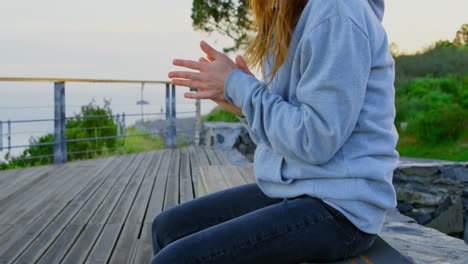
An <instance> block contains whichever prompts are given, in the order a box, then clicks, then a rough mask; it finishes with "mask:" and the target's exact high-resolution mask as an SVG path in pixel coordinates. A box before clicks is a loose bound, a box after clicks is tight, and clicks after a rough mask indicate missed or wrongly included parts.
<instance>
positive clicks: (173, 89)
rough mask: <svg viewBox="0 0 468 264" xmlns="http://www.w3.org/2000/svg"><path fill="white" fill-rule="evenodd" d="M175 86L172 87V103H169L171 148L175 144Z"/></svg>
mask: <svg viewBox="0 0 468 264" xmlns="http://www.w3.org/2000/svg"><path fill="white" fill-rule="evenodd" d="M175 88H176V87H175V85H172V97H171V99H172V102H171V108H172V109H171V130H172V131H171V135H172V142H171V143H172V147H173V148H175V146H176V144H177V127H176V121H177V116H176V89H175Z"/></svg>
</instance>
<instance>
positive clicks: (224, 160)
mask: <svg viewBox="0 0 468 264" xmlns="http://www.w3.org/2000/svg"><path fill="white" fill-rule="evenodd" d="M214 153H215V154H216V157H217V158H218V161H219V163H220V165H231V162H230V161H229V160H228V159H227V157H226V154H225V152H223V151H221V150H219V149H215V150H214Z"/></svg>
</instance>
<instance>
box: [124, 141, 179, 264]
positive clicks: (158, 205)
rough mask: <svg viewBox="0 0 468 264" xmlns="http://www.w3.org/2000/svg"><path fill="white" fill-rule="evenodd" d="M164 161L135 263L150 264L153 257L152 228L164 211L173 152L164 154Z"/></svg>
mask: <svg viewBox="0 0 468 264" xmlns="http://www.w3.org/2000/svg"><path fill="white" fill-rule="evenodd" d="M162 156H163V160H162V161H161V166H160V167H159V170H158V174H157V176H156V182H155V184H154V187H153V191H152V193H151V198H150V203H149V206H148V209H147V211H146V216H145V221H144V224H143V230H142V233H141V237H140V240H139V242H138V244H137V246H136V249H135V251H136V253H135V258H134V260H133V263H137V264H139V263H149V262H150V260H151V257H152V256H153V247H152V237H151V228H152V222H153V219H154V218H155V217H156V216H157V215H158V214H159V213H160V212H161V211H162V208H163V204H164V196H165V188H166V184H167V178H168V174H169V167H170V162H171V157H172V150H166V151H165V152H164V153H163V155H162Z"/></svg>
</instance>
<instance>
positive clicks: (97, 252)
mask: <svg viewBox="0 0 468 264" xmlns="http://www.w3.org/2000/svg"><path fill="white" fill-rule="evenodd" d="M153 156H154V153H152V154H150V155H149V154H147V155H145V157H144V159H143V162H142V163H141V165H140V166H139V167H138V169H137V170H136V172H135V173H134V175H133V176H132V178H131V180H130V182H129V183H128V185H127V186H126V188H125V190H124V192H123V194H122V196H121V197H120V200H119V202H118V203H117V205H116V206H115V208H114V211H113V212H112V214H111V216H110V218H109V219H108V221H107V223H106V224H105V226H104V229H103V231H102V233H101V235H100V236H99V238H98V240H97V241H96V244H95V245H94V247H93V249H92V250H91V253H90V255H89V257H88V259H87V260H86V263H104V262H105V263H107V262H108V261H109V260H110V258H111V256H112V253H113V249H114V247H115V244H116V243H117V240H118V238H119V236H120V233H121V231H122V227H123V225H124V223H125V220H126V218H127V217H128V213H129V211H130V208H131V206H132V204H133V202H134V200H135V197H136V195H137V192H138V190H139V189H140V187H141V184H142V183H143V179H144V176H145V174H146V171H147V170H148V167H149V164H150V163H151V161H152V159H153Z"/></svg>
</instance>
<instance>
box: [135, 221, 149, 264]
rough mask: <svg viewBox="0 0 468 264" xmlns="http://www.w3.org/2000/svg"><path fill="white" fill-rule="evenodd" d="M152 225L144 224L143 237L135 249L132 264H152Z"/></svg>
mask: <svg viewBox="0 0 468 264" xmlns="http://www.w3.org/2000/svg"><path fill="white" fill-rule="evenodd" d="M151 229H152V225H151V224H146V223H145V224H144V225H143V230H142V232H141V237H140V239H139V240H138V242H137V245H136V247H135V257H134V258H133V259H132V261H131V262H130V263H134V264H140V263H150V261H151V258H152V256H153V244H152V243H153V238H152V233H151V232H152V230H151Z"/></svg>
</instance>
